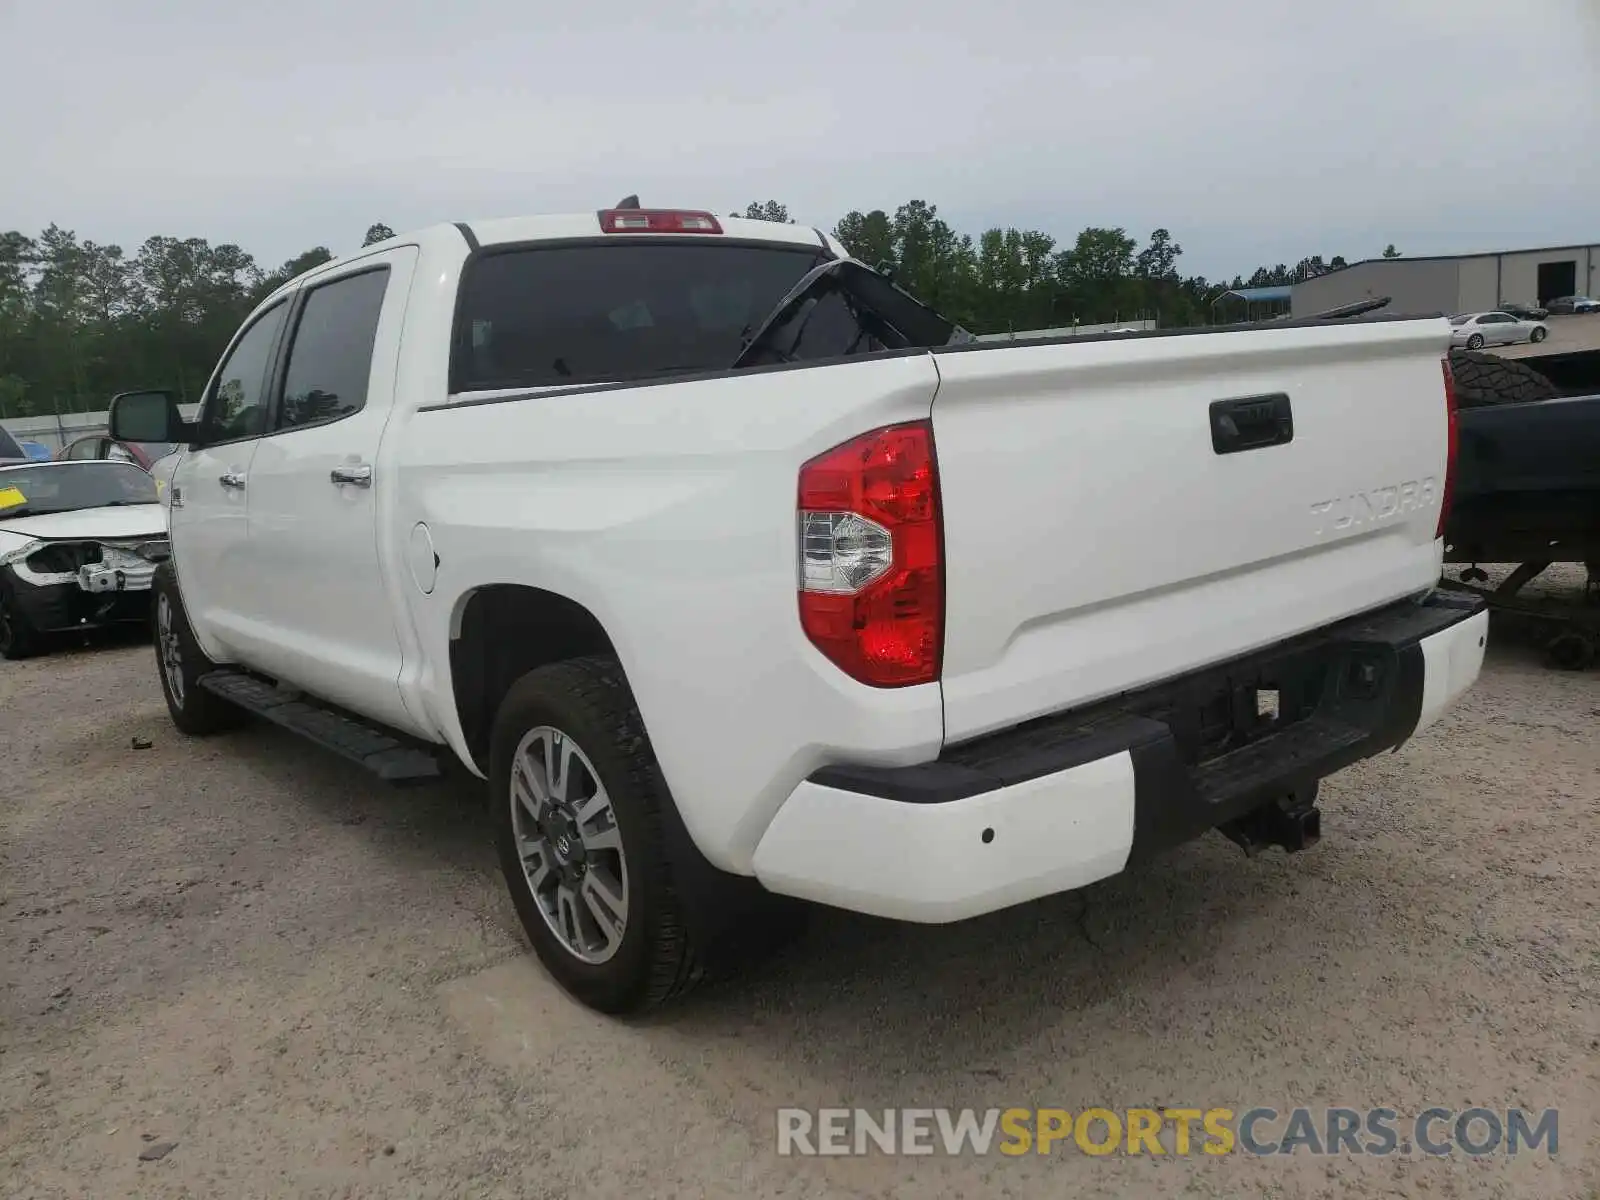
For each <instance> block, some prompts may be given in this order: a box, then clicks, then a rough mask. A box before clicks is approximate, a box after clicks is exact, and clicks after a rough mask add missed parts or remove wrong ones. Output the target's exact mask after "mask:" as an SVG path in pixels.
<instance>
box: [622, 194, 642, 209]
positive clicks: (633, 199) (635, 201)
mask: <svg viewBox="0 0 1600 1200" xmlns="http://www.w3.org/2000/svg"><path fill="white" fill-rule="evenodd" d="M617 207H618V208H638V207H639V197H638V196H625V197H623V198H622V199H621V200H618V201H617Z"/></svg>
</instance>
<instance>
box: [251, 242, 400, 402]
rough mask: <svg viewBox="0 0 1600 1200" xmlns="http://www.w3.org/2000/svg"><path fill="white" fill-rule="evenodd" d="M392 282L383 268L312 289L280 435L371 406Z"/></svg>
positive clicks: (287, 381) (294, 346)
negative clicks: (370, 384) (376, 352)
mask: <svg viewBox="0 0 1600 1200" xmlns="http://www.w3.org/2000/svg"><path fill="white" fill-rule="evenodd" d="M388 284H389V268H388V267H382V268H380V269H378V270H371V271H362V272H360V273H359V274H356V275H346V276H344V277H343V278H342V279H335V280H334V281H333V282H331V283H324V284H321V285H319V286H317V287H313V288H311V289H310V290H309V291H307V293H306V298H305V304H304V305H303V306H302V307H301V309H300V317H299V319H298V320H297V321H296V322H295V331H294V341H293V342H291V343H290V345H289V366H288V369H287V371H286V372H285V373H284V380H283V402H282V404H281V405H280V406H279V408H278V419H277V422H276V424H275V426H274V431H275V432H276V431H277V430H283V429H293V428H297V427H299V426H304V425H323V424H326V423H328V422H330V421H339V420H343V419H344V418H345V417H348V416H352V415H354V414H355V413H358V412H360V411H361V410H362V408H364V407H365V406H366V403H367V380H368V377H369V376H370V375H371V374H372V347H373V343H374V342H375V341H376V340H377V336H378V317H379V315H380V314H381V313H382V312H383V294H384V290H385V289H386V288H387V287H388Z"/></svg>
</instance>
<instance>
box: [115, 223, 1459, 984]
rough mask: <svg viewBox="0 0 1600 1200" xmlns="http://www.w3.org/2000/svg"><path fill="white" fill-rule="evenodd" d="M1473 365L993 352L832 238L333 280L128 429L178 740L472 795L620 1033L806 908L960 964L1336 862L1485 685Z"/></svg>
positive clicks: (454, 238) (547, 228)
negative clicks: (1133, 889)
mask: <svg viewBox="0 0 1600 1200" xmlns="http://www.w3.org/2000/svg"><path fill="white" fill-rule="evenodd" d="M1449 345H1450V331H1449V325H1448V324H1447V323H1446V321H1445V320H1444V319H1443V318H1441V317H1429V318H1421V319H1406V318H1397V317H1377V318H1371V319H1361V320H1349V321H1338V320H1324V321H1317V320H1311V321H1275V322H1271V323H1266V324H1258V325H1242V326H1232V327H1225V328H1216V329H1205V330H1178V331H1161V332H1150V333H1144V332H1140V333H1119V334H1112V335H1108V336H1099V337H1095V336H1086V337H1076V338H1057V339H1044V340H1036V341H1024V340H1019V341H1011V342H1004V343H990V342H985V341H981V340H977V339H975V338H973V337H972V336H971V335H970V334H967V333H966V332H965V331H964V330H962V329H960V328H959V327H958V326H956V325H954V324H953V323H951V322H950V321H948V320H946V319H945V318H944V317H943V316H941V315H940V314H938V313H936V312H934V311H933V310H931V309H929V308H927V307H926V306H925V305H923V304H921V303H919V302H918V301H917V300H916V299H914V298H913V297H912V296H910V295H909V294H908V293H906V292H905V291H903V290H902V289H900V288H899V287H898V286H896V285H895V284H894V283H893V281H892V279H890V278H889V277H887V276H886V275H884V274H882V273H879V272H878V271H876V270H873V269H872V268H869V267H867V266H866V265H864V264H862V263H860V262H858V261H856V260H854V259H852V258H851V257H850V256H849V254H848V253H847V251H846V250H845V248H844V247H843V246H842V245H841V244H840V243H839V242H838V241H837V240H836V239H835V238H834V237H832V236H831V235H828V234H826V233H823V232H820V231H817V230H813V229H807V228H805V227H804V226H799V225H779V224H773V223H767V222H760V221H748V220H737V219H719V218H717V217H715V216H713V215H712V214H710V213H707V212H699V211H682V210H667V209H650V208H641V207H639V206H638V205H637V203H628V204H626V205H624V206H619V207H617V208H614V209H607V210H603V211H600V212H598V213H595V212H590V213H583V214H578V215H569V216H545V217H529V218H523V219H502V220H493V221H484V222H476V223H470V224H469V223H460V224H445V225H441V226H439V227H436V228H430V229H425V230H423V231H421V232H419V233H416V234H413V235H409V236H400V237H396V238H393V239H391V240H388V241H384V242H380V243H377V244H375V245H372V246H369V247H365V248H363V249H362V250H360V251H358V252H356V253H355V254H352V255H349V256H348V257H345V258H342V259H338V260H336V261H334V262H330V263H327V264H325V265H323V266H320V267H317V268H315V269H314V270H312V271H310V272H307V273H306V274H304V275H301V276H300V277H298V278H297V279H294V280H293V281H291V282H289V283H287V284H285V285H284V286H283V287H281V288H279V289H278V290H277V291H275V292H274V293H272V295H270V296H269V297H267V299H266V300H264V301H263V302H262V303H261V304H260V305H259V307H258V308H257V309H256V310H255V311H254V312H253V313H252V314H251V315H250V316H249V318H248V320H247V321H246V322H245V324H244V326H243V327H242V328H241V329H240V330H239V331H238V333H237V334H236V335H235V337H234V338H233V340H232V342H231V344H230V345H229V346H228V347H227V349H226V351H225V353H224V354H223V355H222V359H221V362H220V364H219V365H218V367H217V368H216V371H215V374H214V375H213V376H212V378H211V380H210V381H209V383H208V385H207V389H206V391H205V393H204V395H203V399H202V403H201V407H200V410H199V413H198V415H197V417H196V419H195V420H194V421H193V422H192V423H190V422H186V421H184V420H183V419H182V418H181V417H180V415H179V412H178V409H177V407H176V405H175V403H174V398H173V397H172V396H171V395H169V394H167V393H163V392H131V393H124V394H123V395H121V396H119V397H118V398H117V400H116V402H115V403H114V405H113V407H112V416H111V425H112V436H114V437H117V438H122V439H126V440H131V441H173V442H179V443H182V444H183V446H184V447H185V449H184V450H183V452H182V457H181V459H180V460H179V462H178V465H177V467H176V470H175V472H174V474H173V477H172V482H171V484H170V486H169V487H167V488H165V489H164V490H163V497H162V502H163V504H164V505H167V506H168V519H169V527H170V538H171V559H170V561H169V562H167V563H164V564H163V565H162V566H161V567H160V568H159V570H158V571H157V573H156V576H155V579H154V581H153V605H152V607H153V621H154V632H155V644H156V659H157V666H158V668H159V670H158V675H159V679H160V683H161V687H162V690H163V692H164V694H165V696H166V701H167V704H168V707H169V709H170V711H171V715H172V719H173V721H174V722H175V723H176V725H177V726H178V728H179V729H181V730H182V731H183V732H185V733H186V734H191V735H205V734H212V733H215V732H218V731H220V730H223V729H225V728H227V727H229V726H232V725H235V724H237V723H238V722H240V721H241V720H243V719H245V718H246V717H247V716H249V715H252V714H253V715H255V716H257V717H264V718H266V719H268V720H270V721H273V722H276V723H277V724H279V725H281V726H284V727H286V728H287V729H290V730H293V731H294V732H296V733H298V734H300V735H303V736H304V737H306V738H309V739H311V740H312V741H315V742H318V743H320V744H321V745H322V746H324V747H326V748H327V749H328V750H330V751H333V752H336V753H339V754H342V755H344V756H345V757H347V758H349V759H352V760H354V761H355V762H357V763H360V764H361V765H362V766H364V767H365V768H367V769H368V770H370V771H371V772H373V773H374V774H376V775H377V776H379V777H380V778H383V779H387V780H390V781H394V782H402V781H407V780H417V779H427V778H430V777H433V776H435V775H438V774H439V773H440V772H441V770H443V769H444V767H445V765H446V764H445V761H444V760H445V759H446V757H447V756H454V757H455V758H456V759H459V760H460V763H461V764H463V765H464V767H465V769H466V770H467V771H469V772H471V773H472V774H474V775H476V776H478V777H480V778H482V779H484V780H486V781H487V793H488V797H489V802H490V811H491V814H492V827H493V831H494V837H495V839H496V843H497V849H498V855H499V859H500V862H501V865H502V866H503V869H504V873H505V878H506V882H507V884H508V885H509V887H510V891H511V895H512V897H513V899H514V901H515V906H516V909H517V912H518V914H519V916H520V918H521V921H522V924H523V925H524V926H525V928H526V932H527V935H528V938H529V940H530V941H531V943H532V946H533V948H534V950H535V951H536V952H537V954H538V956H539V957H540V959H541V960H542V962H543V963H544V964H545V966H546V968H547V969H548V970H549V972H550V973H551V974H552V975H553V976H554V977H555V979H556V980H557V981H558V982H559V983H560V984H561V985H562V986H563V987H565V988H566V989H567V990H568V991H569V992H570V993H571V994H573V995H574V996H576V997H577V998H579V999H580V1000H581V1001H583V1002H585V1003H587V1004H589V1005H591V1006H593V1007H594V1008H597V1009H599V1010H601V1011H604V1012H612V1013H621V1012H630V1011H637V1010H640V1009H643V1008H645V1007H648V1006H650V1005H653V1004H657V1003H659V1002H662V1001H664V1000H667V999H668V998H670V997H673V996H676V995H678V994H680V993H682V992H683V991H685V990H686V989H687V988H688V987H689V986H690V985H692V984H693V983H694V982H695V981H696V980H698V979H700V978H701V977H702V976H703V975H704V974H705V973H706V969H707V964H708V963H712V962H714V961H716V959H717V953H718V947H721V946H725V945H731V944H736V943H740V942H741V941H742V942H743V943H744V944H746V945H748V944H749V942H750V940H751V938H752V936H753V937H754V940H755V941H756V942H759V941H761V940H762V939H763V936H764V935H763V930H766V932H767V933H769V934H771V935H773V936H775V935H776V931H777V930H778V929H779V928H780V927H789V923H788V915H791V914H792V913H793V912H795V911H796V910H801V911H803V910H804V908H805V907H806V905H805V904H804V903H802V902H812V903H821V904H825V905H832V906H836V907H839V908H844V909H851V910H855V911H857V912H861V913H869V914H875V915H877V916H880V917H886V918H891V919H897V920H901V921H914V922H932V923H938V922H952V921H957V920H961V919H964V918H968V917H972V916H975V915H977V914H981V913H988V912H992V911H995V910H1000V909H1005V908H1008V907H1010V906H1013V905H1017V904H1021V903H1023V902H1025V901H1029V900H1032V899H1034V898H1037V897H1042V896H1047V895H1050V894H1053V893H1059V892H1062V891H1066V890H1070V889H1076V888H1082V887H1084V886H1085V885H1087V884H1090V883H1093V882H1094V881H1096V880H1100V879H1104V878H1106V877H1108V876H1111V875H1115V874H1117V873H1119V872H1121V871H1123V870H1125V869H1127V868H1128V867H1129V866H1130V865H1132V864H1135V863H1138V862H1140V861H1142V860H1145V859H1148V858H1149V857H1150V856H1151V855H1153V854H1156V853H1158V852H1160V851H1162V850H1164V849H1166V848H1169V847H1172V846H1175V845H1177V844H1179V843H1182V842H1185V841H1187V840H1189V839H1193V838H1195V837H1198V836H1200V835H1201V834H1203V833H1205V832H1207V831H1211V830H1221V831H1222V832H1223V833H1224V834H1226V835H1227V836H1229V837H1231V838H1233V840H1235V841H1236V842H1238V843H1239V844H1241V845H1242V846H1244V847H1245V848H1246V849H1247V850H1252V851H1253V850H1256V849H1258V848H1261V847H1272V846H1277V847H1283V848H1285V849H1288V850H1295V849H1299V848H1301V847H1304V846H1306V845H1309V844H1310V843H1312V842H1313V841H1315V840H1316V839H1317V837H1318V836H1319V832H1320V810H1319V809H1318V808H1317V806H1316V797H1317V785H1318V781H1319V780H1320V779H1321V778H1322V777H1324V776H1326V775H1328V774H1329V773H1331V772H1334V771H1337V770H1339V769H1340V768H1342V767H1344V766H1346V765H1347V764H1349V763H1352V762H1355V761H1356V760H1358V759H1362V758H1366V757H1368V756H1371V755H1374V754H1377V753H1379V752H1381V751H1388V750H1392V749H1395V748H1397V747H1399V746H1400V745H1401V743H1403V742H1405V741H1406V740H1407V739H1409V738H1411V737H1412V736H1413V735H1415V734H1416V733H1417V732H1418V731H1420V730H1422V729H1424V728H1426V727H1427V726H1428V725H1429V724H1431V723H1432V722H1434V721H1435V720H1437V719H1438V718H1439V716H1440V714H1441V713H1443V712H1444V711H1445V710H1446V709H1447V708H1448V707H1449V706H1450V705H1451V703H1452V702H1453V701H1454V700H1455V699H1456V698H1457V697H1458V696H1460V695H1461V693H1462V692H1463V691H1464V690H1465V689H1467V688H1468V687H1469V686H1470V685H1471V684H1472V682H1473V681H1474V679H1475V678H1476V676H1477V674H1478V672H1479V668H1480V664H1481V662H1482V656H1483V651H1484V638H1485V634H1486V615H1485V613H1484V611H1483V609H1482V603H1481V601H1480V600H1478V599H1477V598H1474V597H1470V596H1462V595H1456V594H1452V593H1450V592H1448V591H1441V590H1439V589H1438V588H1437V584H1438V582H1439V576H1440V562H1441V555H1442V543H1441V539H1440V531H1441V528H1442V525H1443V522H1444V520H1445V517H1446V512H1447V509H1448V505H1449V499H1450V489H1451V470H1452V463H1453V457H1454V447H1455V417H1454V408H1453V403H1452V398H1451V385H1450V375H1449V371H1448V369H1447V367H1446V365H1445V362H1444V359H1445V355H1446V353H1447V351H1448V349H1449ZM1406 802H1407V797H1405V796H1396V797H1394V803H1396V804H1404V803H1406ZM752 922H754V928H753V929H752ZM769 922H770V924H769Z"/></svg>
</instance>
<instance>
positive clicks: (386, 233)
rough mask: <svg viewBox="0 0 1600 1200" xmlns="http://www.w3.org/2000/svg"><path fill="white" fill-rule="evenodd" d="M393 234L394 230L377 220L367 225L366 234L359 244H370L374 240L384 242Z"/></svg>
mask: <svg viewBox="0 0 1600 1200" xmlns="http://www.w3.org/2000/svg"><path fill="white" fill-rule="evenodd" d="M393 236H394V230H392V229H390V228H389V227H388V226H387V225H385V224H384V223H383V222H382V221H379V222H378V223H377V224H375V225H368V226H367V236H366V237H364V238H363V239H362V240H361V244H362V245H363V246H370V245H372V244H373V243H374V242H386V241H388V240H389V239H390V238H392V237H393Z"/></svg>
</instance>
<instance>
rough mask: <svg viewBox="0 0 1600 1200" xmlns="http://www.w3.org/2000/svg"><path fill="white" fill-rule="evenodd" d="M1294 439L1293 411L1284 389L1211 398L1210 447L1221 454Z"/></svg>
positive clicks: (1259, 447) (1278, 443) (1258, 447)
mask: <svg viewBox="0 0 1600 1200" xmlns="http://www.w3.org/2000/svg"><path fill="white" fill-rule="evenodd" d="M1292 441H1294V413H1293V411H1292V410H1291V409H1290V408H1289V397H1288V396H1286V395H1285V394H1284V393H1282V392H1274V393H1273V394H1272V395H1270V396H1240V397H1238V398H1236V399H1233V400H1213V401H1212V402H1211V448H1212V449H1213V450H1215V451H1216V452H1217V453H1218V454H1237V453H1239V452H1240V451H1241V450H1261V449H1264V448H1265V447H1267V446H1282V445H1285V444H1287V443H1289V442H1292Z"/></svg>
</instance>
